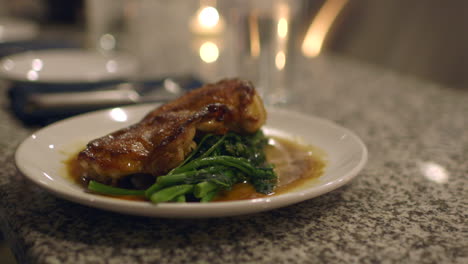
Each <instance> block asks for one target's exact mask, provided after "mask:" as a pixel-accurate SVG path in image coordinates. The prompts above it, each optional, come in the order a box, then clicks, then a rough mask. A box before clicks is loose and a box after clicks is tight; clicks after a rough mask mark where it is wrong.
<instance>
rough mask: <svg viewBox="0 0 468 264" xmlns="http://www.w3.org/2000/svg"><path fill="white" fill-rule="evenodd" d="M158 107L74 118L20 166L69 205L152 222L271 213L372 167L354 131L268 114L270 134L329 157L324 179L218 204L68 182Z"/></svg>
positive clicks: (51, 130)
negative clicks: (71, 168) (94, 190)
mask: <svg viewBox="0 0 468 264" xmlns="http://www.w3.org/2000/svg"><path fill="white" fill-rule="evenodd" d="M154 106H155V105H141V106H132V107H124V108H114V109H109V110H103V111H98V112H93V113H90V114H84V115H81V116H77V117H73V118H70V119H67V120H64V121H60V122H58V123H55V124H52V125H50V126H48V127H46V128H44V129H41V130H39V131H37V132H36V133H34V134H33V135H31V136H30V137H28V138H27V139H26V140H25V141H24V142H23V143H22V144H21V145H20V146H19V148H18V150H17V152H16V157H15V158H16V164H17V166H18V168H19V169H20V171H21V172H22V173H23V174H24V175H25V176H26V177H27V178H29V179H30V180H31V181H32V182H33V183H35V184H37V185H39V186H41V187H43V188H44V189H46V190H48V191H50V192H52V193H54V194H56V195H57V196H60V197H62V198H65V199H67V200H70V201H73V202H77V203H81V204H84V205H88V206H92V207H97V208H101V209H105V210H110V211H115V212H120V213H126V214H133V215H142V216H151V217H179V218H195V217H220V216H232V215H241V214H249V213H255V212H261V211H266V210H271V209H274V208H278V207H283V206H287V205H291V204H294V203H297V202H301V201H304V200H307V199H310V198H313V197H316V196H319V195H321V194H324V193H327V192H330V191H332V190H334V189H336V188H338V187H340V186H342V185H344V184H346V183H347V182H349V181H350V180H351V179H353V178H354V177H355V176H356V175H357V173H358V172H359V171H360V170H361V169H362V168H363V166H364V164H365V163H366V161H367V149H366V147H365V145H364V144H363V143H362V141H361V140H360V139H359V138H358V137H357V136H356V135H355V134H353V133H352V132H351V131H349V130H347V129H345V128H343V127H340V126H338V125H336V124H334V123H332V122H330V121H327V120H324V119H320V118H317V117H312V116H307V115H303V114H300V113H296V112H290V111H285V110H278V109H268V112H269V118H268V122H267V125H266V126H265V127H264V129H265V132H266V133H267V134H270V135H272V134H274V135H277V136H284V137H291V138H299V139H300V140H302V141H303V142H305V143H309V144H311V145H313V146H315V147H318V148H320V149H322V150H323V151H325V152H326V155H327V157H326V159H327V166H326V169H325V173H324V175H323V176H321V177H320V178H319V179H318V180H314V181H310V184H307V185H305V186H303V187H301V188H300V189H297V190H295V191H291V192H288V193H285V194H281V195H276V196H270V197H268V198H260V199H252V200H243V201H232V202H231V201H229V202H214V203H161V204H151V203H149V202H142V201H127V200H121V199H115V198H110V197H105V196H100V195H95V194H90V193H86V192H84V191H83V188H82V187H80V186H78V185H76V184H75V183H72V182H71V181H70V180H69V179H66V178H65V164H64V161H65V160H67V159H68V158H69V157H70V156H71V155H72V154H73V153H76V151H78V150H79V148H82V147H84V145H85V144H86V143H87V142H88V141H89V140H91V139H94V138H97V137H100V136H103V135H105V134H107V133H110V132H112V131H114V130H116V129H119V128H122V127H126V126H128V125H130V124H132V123H135V122H138V121H139V120H140V119H141V118H142V117H143V115H144V114H146V113H147V112H148V111H150V110H151V109H153V108H154Z"/></svg>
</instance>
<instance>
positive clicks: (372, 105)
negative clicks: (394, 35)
mask: <svg viewBox="0 0 468 264" xmlns="http://www.w3.org/2000/svg"><path fill="white" fill-rule="evenodd" d="M298 65H299V66H300V67H298V69H299V70H297V71H296V73H295V74H296V77H295V80H296V82H297V83H296V86H295V88H294V90H293V91H291V92H292V94H293V100H292V102H291V104H290V105H287V106H286V107H288V108H291V109H294V110H297V111H301V112H304V113H307V114H312V115H316V116H320V117H324V118H327V119H330V120H333V121H335V122H337V123H338V124H340V125H343V126H345V127H347V128H349V129H351V130H353V131H354V132H356V134H357V135H359V136H360V137H361V138H362V139H363V141H364V142H365V144H366V145H367V147H368V150H369V161H368V164H367V165H366V167H365V168H364V169H363V170H362V172H361V173H359V175H358V177H357V178H356V179H355V180H353V181H352V182H351V183H350V184H348V185H346V186H345V187H342V188H340V189H338V190H335V191H332V192H330V193H327V194H325V195H322V196H320V197H317V198H314V199H311V200H308V201H305V202H301V203H298V204H296V205H292V206H288V207H285V208H282V209H277V210H273V211H269V212H265V213H259V214H254V215H246V216H238V217H229V218H214V219H197V220H195V219H185V220H177V219H158V218H144V217H135V216H129V215H120V214H116V213H111V212H106V211H102V210H98V209H94V208H89V207H86V206H82V205H79V204H75V203H72V202H69V201H66V200H62V199H60V198H56V197H55V196H54V195H52V194H50V193H48V192H46V191H44V190H42V189H40V188H38V187H36V186H33V185H32V184H31V183H30V182H28V181H27V180H26V179H25V177H24V176H22V175H21V174H20V173H19V172H18V171H17V169H16V167H15V164H14V159H13V155H14V151H15V149H16V147H17V146H18V144H19V143H20V142H21V141H22V140H23V139H25V137H27V136H28V135H29V134H30V133H32V132H33V131H34V129H35V128H26V127H24V126H23V125H22V124H20V123H19V122H18V121H17V120H16V119H15V118H14V117H13V116H12V115H11V114H10V112H9V111H8V108H7V106H8V104H7V100H6V97H0V103H1V106H2V108H1V110H0V133H1V136H0V146H1V148H0V153H1V155H0V165H1V167H2V170H0V197H1V199H0V223H1V230H2V232H3V233H4V236H5V237H6V239H7V240H8V242H9V243H10V244H11V246H12V249H13V252H14V254H15V255H16V257H17V259H18V261H19V262H21V263H187V262H191V263H337V262H344V263H468V236H467V227H468V226H467V223H466V219H467V217H468V216H467V212H468V210H467V203H468V199H467V193H468V192H467V187H466V182H467V175H468V161H467V158H468V133H467V131H468V117H467V116H468V93H467V91H466V90H456V89H451V88H447V87H443V86H439V85H437V84H433V83H428V82H424V81H421V80H417V79H413V78H411V77H407V76H401V75H399V74H397V73H394V72H390V71H386V70H383V69H379V68H375V67H373V66H370V65H363V64H358V63H356V62H353V61H347V60H344V59H342V58H338V57H330V56H321V57H319V58H317V59H314V60H309V61H299V62H298Z"/></svg>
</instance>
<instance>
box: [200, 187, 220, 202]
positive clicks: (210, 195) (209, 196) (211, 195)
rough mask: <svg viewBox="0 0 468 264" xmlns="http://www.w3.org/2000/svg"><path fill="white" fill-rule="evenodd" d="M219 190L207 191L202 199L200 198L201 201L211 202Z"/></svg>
mask: <svg viewBox="0 0 468 264" xmlns="http://www.w3.org/2000/svg"><path fill="white" fill-rule="evenodd" d="M218 192H219V190H214V191H212V192H209V193H207V194H206V195H205V196H203V197H202V198H201V199H200V202H202V203H207V202H210V201H212V200H213V199H214V198H215V197H216V195H217V194H218Z"/></svg>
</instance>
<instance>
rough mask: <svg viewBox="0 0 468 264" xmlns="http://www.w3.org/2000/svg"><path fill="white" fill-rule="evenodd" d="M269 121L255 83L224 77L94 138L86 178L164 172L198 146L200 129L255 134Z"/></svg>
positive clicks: (85, 156) (83, 156)
mask: <svg viewBox="0 0 468 264" xmlns="http://www.w3.org/2000/svg"><path fill="white" fill-rule="evenodd" d="M265 120H266V112H265V108H264V106H263V102H262V100H261V98H260V97H259V96H258V94H257V93H256V91H255V89H254V87H253V86H252V84H251V83H249V82H247V81H241V80H237V79H232V80H222V81H220V82H218V83H215V84H208V85H205V86H203V87H201V88H199V89H196V90H193V91H190V92H188V93H186V94H185V95H183V96H182V97H180V98H178V99H176V100H174V101H172V102H169V103H167V104H164V105H162V106H160V107H158V108H156V109H155V110H153V111H152V112H150V113H148V114H147V115H146V116H145V117H144V118H143V119H142V120H141V121H140V122H139V123H137V124H134V125H132V126H130V127H127V128H124V129H121V130H118V131H115V132H113V133H111V134H108V135H106V136H104V137H101V138H98V139H95V140H92V141H91V142H89V143H88V145H87V146H86V149H85V150H83V151H81V152H80V153H79V154H78V164H79V166H80V167H81V171H82V172H81V177H82V178H84V179H88V180H91V179H92V180H96V181H99V182H102V183H106V184H110V185H117V184H118V181H119V180H120V179H122V178H123V177H125V176H128V175H133V174H139V173H143V174H151V175H153V176H159V175H162V174H164V173H167V172H168V171H169V170H171V169H173V168H175V167H176V166H177V165H178V164H180V163H181V162H182V161H183V160H184V159H185V158H186V157H187V156H188V154H190V152H191V151H192V150H193V149H194V148H195V145H196V143H195V142H194V137H195V135H196V133H200V132H201V133H203V132H210V133H216V134H224V133H227V132H228V131H234V132H238V133H252V132H255V131H257V130H258V129H259V128H260V127H261V126H262V125H263V124H264V123H265Z"/></svg>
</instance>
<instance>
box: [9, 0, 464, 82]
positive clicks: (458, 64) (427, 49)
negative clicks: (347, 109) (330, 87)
mask: <svg viewBox="0 0 468 264" xmlns="http://www.w3.org/2000/svg"><path fill="white" fill-rule="evenodd" d="M297 1H298V2H299V1H300V2H303V3H302V5H303V10H302V12H304V13H305V14H306V15H304V16H303V17H304V20H305V21H304V23H303V24H302V26H303V27H304V28H302V30H303V31H305V30H306V29H307V26H309V25H310V23H311V22H312V21H313V19H314V17H316V16H317V15H318V14H320V11H322V14H321V15H322V20H323V22H324V23H325V24H326V25H325V28H326V32H324V35H325V36H324V37H323V39H322V41H323V43H322V44H321V53H322V54H323V53H331V54H336V55H338V56H345V57H349V58H351V59H355V60H360V61H364V62H367V63H371V64H375V65H378V66H380V67H385V68H390V69H392V70H395V71H398V72H400V73H403V74H408V75H413V76H416V77H418V78H421V79H427V80H429V81H433V82H437V83H441V84H443V85H447V86H451V87H454V88H465V87H466V86H467V84H468V77H467V76H468V75H467V74H466V73H465V71H466V69H467V68H468V51H467V48H466V47H468V34H467V32H466V25H468V2H467V1H463V0H455V1H450V2H447V1H443V0H412V1H405V0H393V1H372V0H331V1H326V0H305V1H304V0H297ZM118 2H121V1H111V4H112V5H117V3H118ZM186 2H187V3H189V2H192V3H194V2H197V1H195V0H193V1H186ZM202 2H203V1H202ZM212 2H213V1H212ZM214 2H216V1H214ZM0 5H1V7H0V15H3V16H5V15H8V16H14V17H18V18H24V19H27V20H30V21H34V22H36V23H38V24H39V26H40V34H41V38H43V39H47V38H51V39H54V38H55V39H57V36H59V35H60V34H61V35H60V37H58V38H61V40H62V41H64V40H67V41H70V42H75V43H77V44H78V45H83V44H84V43H85V39H84V38H85V37H86V36H85V31H86V0H68V1H60V0H36V1H30V0H15V1H8V0H1V1H0ZM307 21H309V23H307ZM324 30H325V29H324ZM0 32H1V31H0Z"/></svg>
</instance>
